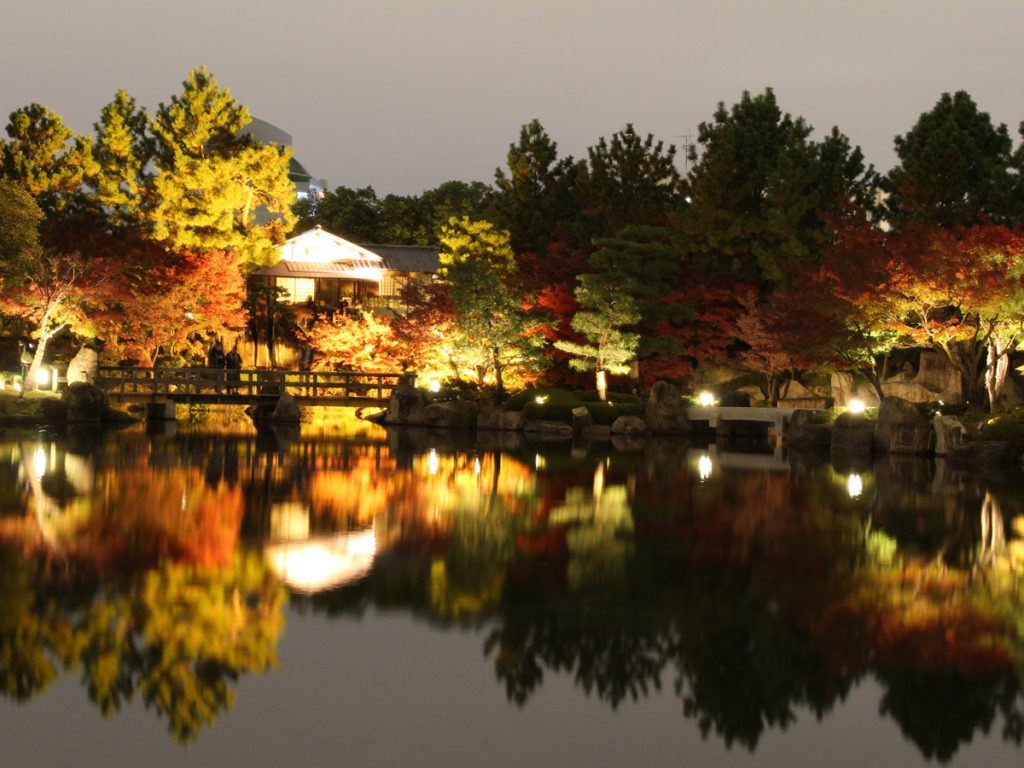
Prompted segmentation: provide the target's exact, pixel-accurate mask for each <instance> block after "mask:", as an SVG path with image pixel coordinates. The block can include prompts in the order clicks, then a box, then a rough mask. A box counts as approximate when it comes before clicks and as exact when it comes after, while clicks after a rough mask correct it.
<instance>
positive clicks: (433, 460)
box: [427, 448, 441, 475]
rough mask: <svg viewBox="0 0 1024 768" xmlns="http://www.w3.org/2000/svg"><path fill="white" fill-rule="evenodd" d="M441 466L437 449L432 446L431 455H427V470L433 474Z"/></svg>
mask: <svg viewBox="0 0 1024 768" xmlns="http://www.w3.org/2000/svg"><path fill="white" fill-rule="evenodd" d="M440 466H441V463H440V461H438V458H437V451H435V450H434V449H433V448H431V449H430V455H429V456H428V457H427V471H428V472H430V474H431V475H436V474H437V470H438V468H439V467H440Z"/></svg>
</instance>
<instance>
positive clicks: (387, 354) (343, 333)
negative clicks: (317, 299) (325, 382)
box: [303, 312, 405, 371]
mask: <svg viewBox="0 0 1024 768" xmlns="http://www.w3.org/2000/svg"><path fill="white" fill-rule="evenodd" d="M303 335H304V338H305V339H306V342H307V343H308V344H309V345H310V346H311V347H312V348H313V352H314V356H313V367H314V368H315V369H317V370H328V371H335V370H345V369H354V370H358V371H393V370H395V369H396V368H400V367H402V363H403V357H404V356H405V354H404V353H405V351H404V350H403V348H402V347H401V345H400V344H399V343H398V342H397V341H396V339H395V334H394V331H393V330H392V328H391V323H390V322H388V321H387V320H386V319H385V318H383V317H378V316H376V315H374V314H373V313H371V312H362V313H359V314H358V315H354V316H351V315H347V314H343V313H337V314H335V315H334V316H332V317H329V318H328V317H324V318H321V319H320V320H319V321H317V322H316V323H315V324H314V325H313V326H312V327H311V328H310V329H309V330H308V331H307V332H306V333H304V334H303Z"/></svg>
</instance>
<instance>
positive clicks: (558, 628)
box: [314, 452, 1024, 759]
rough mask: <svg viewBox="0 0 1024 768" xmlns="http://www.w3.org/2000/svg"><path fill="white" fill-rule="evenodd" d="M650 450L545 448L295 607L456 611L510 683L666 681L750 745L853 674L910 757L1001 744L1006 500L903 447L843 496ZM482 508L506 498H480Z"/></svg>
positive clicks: (1010, 587)
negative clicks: (612, 459) (542, 468)
mask: <svg viewBox="0 0 1024 768" xmlns="http://www.w3.org/2000/svg"><path fill="white" fill-rule="evenodd" d="M654 458H655V459H656V460H653V461H647V462H645V463H644V464H640V463H629V462H616V463H612V464H611V466H612V467H613V469H609V470H601V471H600V472H599V471H598V470H597V465H596V464H595V463H594V461H592V460H589V461H583V462H578V463H577V464H576V465H571V464H570V463H569V459H568V457H565V456H562V457H560V458H559V459H558V460H559V461H563V462H565V463H566V465H567V466H564V467H560V468H559V472H558V473H557V475H556V476H554V477H551V478H549V477H546V476H545V475H544V473H543V472H541V473H540V474H539V475H538V476H537V478H536V482H535V484H534V486H533V498H532V500H528V499H525V500H524V499H523V498H521V497H519V498H513V496H512V494H511V493H502V492H501V491H495V492H491V494H490V496H489V497H487V498H485V499H482V500H479V501H478V502H477V503H478V508H477V510H476V511H475V512H474V510H473V509H471V508H463V507H459V509H458V511H455V510H453V509H449V510H448V512H447V513H446V514H447V516H446V517H443V518H442V519H444V520H446V521H447V523H446V525H445V527H444V529H443V532H442V533H443V538H442V539H441V540H440V541H439V540H437V538H436V536H437V531H436V530H434V531H433V532H432V533H431V534H430V535H431V536H433V537H434V538H433V539H431V541H432V543H431V544H430V545H429V547H427V549H429V550H430V551H431V552H432V553H433V554H432V555H431V557H427V558H423V557H422V554H421V555H420V557H421V559H419V560H416V559H415V558H412V559H410V557H408V556H405V557H399V558H395V557H391V558H385V559H383V560H380V561H378V567H377V569H375V572H374V573H373V574H371V576H370V577H369V579H368V580H367V581H366V582H365V583H364V584H361V585H359V587H357V588H355V589H351V590H343V591H341V592H339V593H336V594H333V595H326V596H321V597H320V598H318V599H316V600H315V601H314V606H315V607H318V608H322V609H326V610H328V611H329V612H339V613H345V612H358V611H361V610H362V609H363V608H364V607H365V606H367V605H372V604H376V605H387V606H389V607H397V606H403V605H404V606H405V607H406V608H408V609H411V610H414V611H416V612H417V613H420V614H422V615H427V616H431V617H433V618H434V620H435V621H437V622H439V623H446V622H447V621H449V620H450V618H451V617H452V616H454V615H459V616H462V617H463V618H465V616H466V615H467V614H470V615H471V614H472V612H473V611H477V612H478V620H479V621H480V622H482V623H483V622H486V623H487V624H490V625H491V626H490V629H489V630H488V632H487V638H486V642H485V651H486V653H487V654H488V656H489V657H491V658H492V659H493V663H494V668H495V674H496V675H497V678H498V680H499V681H500V682H501V683H502V685H503V686H504V687H505V689H506V692H507V695H508V697H509V699H510V700H511V701H514V702H516V703H518V704H524V703H525V702H526V701H528V700H529V698H530V696H531V695H532V694H533V692H534V691H536V690H537V688H538V687H539V686H540V685H542V684H543V681H544V677H545V675H546V674H551V673H558V674H568V675H570V676H572V677H573V679H575V681H576V683H577V685H578V686H579V687H580V688H581V689H582V690H584V691H586V692H587V693H588V694H590V695H594V696H596V697H598V698H600V699H602V700H604V701H606V702H608V703H609V704H610V705H611V706H613V707H615V706H618V705H619V704H620V703H622V702H623V701H626V700H630V699H635V698H639V697H642V696H644V695H646V694H647V693H648V692H650V691H652V690H656V689H659V688H660V686H661V685H662V684H663V683H666V684H668V683H671V684H672V689H673V690H674V691H675V693H676V695H677V696H678V697H679V698H680V700H681V704H682V709H683V712H684V713H685V715H686V716H687V717H689V718H693V719H695V720H696V722H697V723H698V725H699V726H700V728H701V730H702V732H703V733H705V734H711V733H714V734H716V735H717V736H718V737H720V738H722V739H723V740H724V741H725V742H726V743H729V744H731V743H734V742H735V743H739V744H743V745H745V746H747V747H748V748H751V749H753V748H754V747H755V746H756V745H757V744H758V742H759V740H760V738H761V736H762V734H763V733H764V732H765V730H766V729H770V728H783V729H784V728H786V727H787V726H788V725H789V724H790V723H792V722H793V721H794V718H795V716H796V713H797V712H798V711H799V710H801V709H805V710H809V711H810V712H812V713H814V714H815V715H816V716H818V717H822V716H824V715H825V714H826V713H828V712H829V711H830V710H831V709H832V707H833V706H835V704H836V702H838V701H841V700H842V699H843V698H845V696H846V694H847V693H848V691H849V690H850V688H851V686H853V685H854V684H855V683H856V682H857V681H858V680H860V679H862V678H863V677H865V676H866V675H869V674H870V675H874V676H876V677H877V678H878V679H879V680H880V681H881V682H882V683H883V686H884V687H885V690H884V694H883V696H884V697H883V702H882V707H883V713H885V714H887V715H889V716H891V717H893V718H894V719H896V720H897V722H898V723H899V724H900V727H901V728H902V729H903V730H904V732H905V733H906V735H907V737H908V738H910V739H912V740H913V741H914V742H915V743H916V744H917V745H918V747H919V748H920V749H921V751H922V752H923V753H924V754H926V755H929V756H934V757H937V758H940V759H945V758H947V757H949V756H950V755H952V754H953V753H954V752H955V751H956V749H957V748H958V746H959V745H960V744H962V743H964V742H965V741H968V740H970V738H971V737H972V735H973V734H974V733H976V732H977V731H978V729H983V730H987V729H988V728H990V727H991V726H992V724H993V723H994V722H995V721H996V719H997V718H998V719H1001V720H1002V722H1003V723H1004V735H1005V737H1006V738H1009V739H1013V740H1019V738H1020V734H1021V730H1022V728H1021V723H1022V722H1024V706H1022V705H1024V697H1022V696H1021V695H1020V688H1019V679H1020V678H1019V676H1018V674H1016V673H1015V672H1014V670H1015V669H1016V670H1019V671H1020V673H1024V625H1022V624H1021V622H1020V619H1019V617H1020V616H1021V615H1024V605H1022V604H1021V597H1020V595H1021V594H1024V593H1022V592H1021V591H1020V589H1019V586H1018V585H1017V583H1016V581H1015V579H1016V577H1015V576H1013V574H1014V573H1016V572H1019V570H1020V569H1017V571H1012V570H1011V569H1010V567H1009V566H1010V565H1012V564H1013V563H1016V562H1017V561H1016V560H1012V559H1010V555H1008V554H1007V553H1010V554H1012V553H1013V552H1014V551H1018V552H1020V553H1024V546H1022V547H1019V548H1018V549H1017V550H1015V549H1014V546H1015V544H1014V540H1005V541H1004V540H1003V539H1001V538H1000V537H1001V536H1004V535H1008V534H1007V533H1006V532H1007V531H1010V528H1009V527H1008V526H1007V525H1006V524H1005V522H1006V519H1008V518H1007V517H1006V516H1007V515H1008V514H1010V513H1008V512H1007V511H1006V510H1007V509H1008V508H1014V507H1015V505H1016V503H1013V504H1009V505H1008V503H1007V500H1006V499H1007V497H1006V496H1005V495H1001V496H1000V499H1001V501H1000V500H999V499H996V498H995V495H992V496H990V497H989V501H988V503H987V504H986V503H985V501H984V499H985V495H984V494H983V493H979V492H978V490H977V486H971V485H970V483H968V482H967V481H966V480H965V479H964V478H962V477H956V478H953V482H952V483H950V481H949V479H948V478H947V480H945V481H943V483H944V484H942V485H939V484H938V481H937V479H936V475H935V474H934V472H933V470H932V469H931V468H929V467H927V466H925V467H922V466H921V465H914V464H911V463H903V462H899V463H894V464H893V466H890V467H887V468H885V469H883V470H882V472H881V475H882V476H881V477H880V478H875V477H870V478H869V487H872V488H876V486H875V481H876V479H877V480H878V482H877V486H878V488H876V492H875V493H873V494H865V495H864V496H862V497H859V498H858V499H850V498H849V496H848V494H847V490H846V483H845V478H842V477H836V476H835V475H833V474H832V473H830V472H824V473H822V472H818V473H814V472H810V471H809V470H808V471H802V472H800V473H794V474H788V475H787V474H785V473H772V472H767V471H765V472H734V473H731V474H730V473H729V472H728V471H724V475H723V476H716V477H715V478H714V479H713V480H712V481H710V482H701V481H700V480H699V478H698V476H697V475H696V473H693V472H691V471H690V470H688V469H687V468H686V466H685V461H683V456H682V455H681V454H680V453H671V452H670V453H669V455H667V456H663V457H661V458H660V460H658V457H654ZM552 463H553V461H552V460H551V459H550V458H548V466H550V465H551V464H552ZM413 466H415V462H413ZM598 474H600V478H598V477H597V475H598ZM939 480H941V478H939ZM456 485H457V484H452V483H449V484H448V485H447V486H446V488H447V489H448V490H449V491H451V489H452V488H454V487H455V486H456ZM491 485H492V484H488V485H487V486H486V488H490V487H491ZM462 500H463V502H465V500H466V497H462ZM1000 504H1001V506H1000ZM495 508H497V509H505V510H506V514H504V515H500V514H499V515H497V516H496V517H488V516H486V515H485V514H484V512H483V510H491V509H495ZM513 510H518V512H515V511H513ZM474 514H475V515H476V517H475V518H474ZM474 520H475V522H474ZM986 520H987V524H988V527H987V528H986V527H985V521H986ZM502 526H509V527H508V529H507V531H508V532H512V531H514V535H515V538H514V550H513V551H512V552H511V553H509V551H508V549H507V547H506V542H507V541H508V540H509V539H508V533H506V534H504V535H503V534H502V532H501V527H502ZM1019 528H1020V529H1021V531H1022V532H1024V523H1022V524H1021V525H1020V526H1019ZM418 530H419V533H417V530H409V531H407V535H408V536H410V537H412V536H415V535H419V534H421V533H424V530H423V529H418ZM496 542H502V548H500V549H495V543H496ZM474 550H475V554H474ZM415 552H420V553H422V552H423V549H422V548H417V547H416V546H414V545H412V544H411V543H410V544H409V546H408V547H407V548H406V549H405V550H403V553H404V554H405V555H409V554H412V553H415ZM986 553H1003V554H998V556H996V555H992V554H986ZM986 558H987V560H988V561H989V562H990V563H991V564H990V565H988V566H986V567H985V568H984V569H983V570H980V571H979V570H978V569H977V566H978V565H979V564H980V563H981V562H982V561H984V560H985V559H986ZM956 563H960V564H963V565H966V566H968V567H967V568H966V569H964V568H955V567H951V564H956ZM972 565H974V566H975V568H974V570H972V569H971V566H972ZM442 579H443V582H441V583H442V586H443V588H444V589H443V590H442V591H443V593H444V594H445V595H446V599H442V600H439V599H438V595H439V589H440V588H439V580H442ZM453 584H457V585H458V586H457V587H453V586H452V585H453ZM499 590H500V592H499ZM1018 626H1020V629H1018Z"/></svg>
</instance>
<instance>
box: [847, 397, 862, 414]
mask: <svg viewBox="0 0 1024 768" xmlns="http://www.w3.org/2000/svg"><path fill="white" fill-rule="evenodd" d="M846 408H847V410H849V411H850V413H864V401H863V400H858V399H854V400H851V401H850V404H849V405H848V406H846Z"/></svg>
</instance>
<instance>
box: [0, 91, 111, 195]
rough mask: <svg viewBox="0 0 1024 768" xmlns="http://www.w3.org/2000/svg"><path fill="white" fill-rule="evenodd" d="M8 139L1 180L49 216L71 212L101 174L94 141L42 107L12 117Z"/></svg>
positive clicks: (2, 147) (1, 152)
mask: <svg viewBox="0 0 1024 768" xmlns="http://www.w3.org/2000/svg"><path fill="white" fill-rule="evenodd" d="M7 135H8V137H9V138H8V140H7V141H6V142H3V143H0V176H2V178H4V179H6V180H7V181H9V182H13V183H16V184H18V185H20V186H21V187H22V188H24V190H25V191H26V192H28V193H29V194H30V195H32V197H34V198H35V199H36V201H37V202H38V203H39V206H40V208H42V209H43V210H44V211H45V212H46V213H47V214H55V213H61V212H63V211H65V210H66V209H68V208H69V207H70V206H71V204H72V202H73V201H74V200H76V199H77V198H79V197H80V196H81V192H82V182H83V181H84V179H85V178H86V177H87V176H88V175H89V174H91V173H93V171H94V168H95V162H94V161H93V158H92V152H91V147H90V145H89V141H88V139H86V138H85V137H82V136H77V135H75V134H74V133H73V132H72V131H71V129H70V128H68V127H67V126H65V125H64V122H63V120H61V118H60V116H59V115H56V114H54V113H53V112H51V111H50V110H49V109H47V108H46V107H43V106H40V105H39V104H30V105H28V106H27V107H22V108H21V109H18V110H15V111H14V112H12V113H11V116H10V122H9V123H8V124H7Z"/></svg>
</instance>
